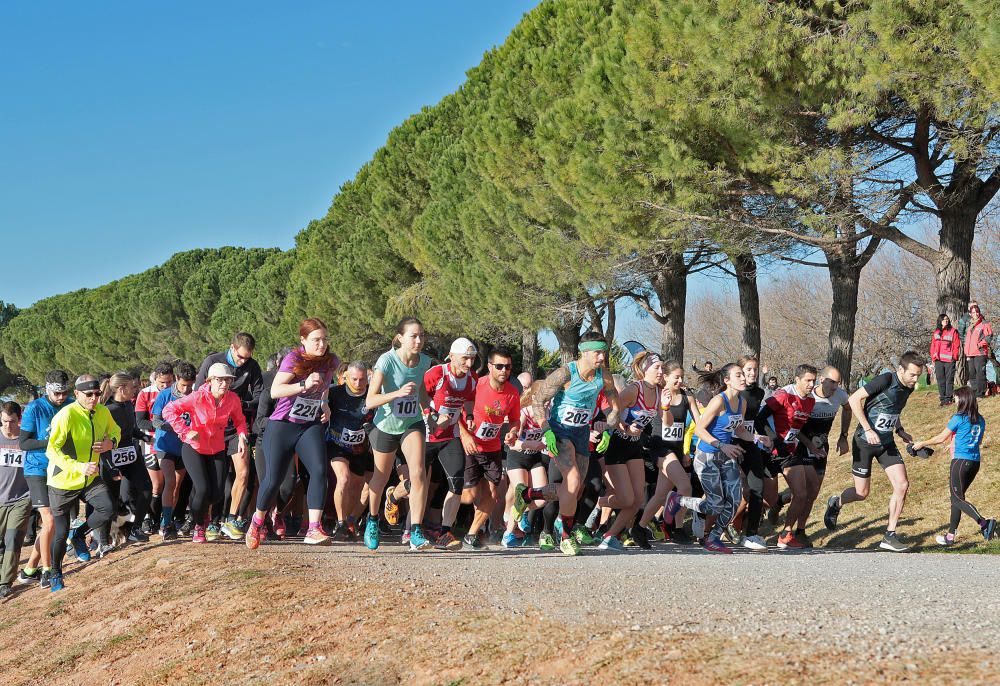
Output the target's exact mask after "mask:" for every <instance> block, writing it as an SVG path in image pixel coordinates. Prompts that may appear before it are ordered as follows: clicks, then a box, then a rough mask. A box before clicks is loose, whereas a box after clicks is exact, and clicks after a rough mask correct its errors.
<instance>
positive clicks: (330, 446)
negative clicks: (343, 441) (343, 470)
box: [326, 441, 375, 476]
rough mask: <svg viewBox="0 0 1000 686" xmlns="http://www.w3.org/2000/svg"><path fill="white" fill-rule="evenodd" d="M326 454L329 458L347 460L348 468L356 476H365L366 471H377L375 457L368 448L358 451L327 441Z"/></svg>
mask: <svg viewBox="0 0 1000 686" xmlns="http://www.w3.org/2000/svg"><path fill="white" fill-rule="evenodd" d="M326 456H327V459H329V460H344V461H345V462H347V468H348V469H349V470H350V471H351V474H353V475H354V476H364V475H365V472H374V471H375V458H374V457H373V456H372V454H371V452H370V451H369V450H368V449H367V448H365V449H364V450H362V451H361V452H359V453H356V452H354V451H353V450H348V449H346V448H344V447H343V446H341V445H338V444H336V443H334V442H333V441H327V444H326Z"/></svg>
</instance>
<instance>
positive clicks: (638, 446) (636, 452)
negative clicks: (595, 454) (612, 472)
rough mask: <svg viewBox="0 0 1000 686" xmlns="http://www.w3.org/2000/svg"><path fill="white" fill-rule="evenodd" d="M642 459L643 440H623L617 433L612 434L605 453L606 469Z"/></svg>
mask: <svg viewBox="0 0 1000 686" xmlns="http://www.w3.org/2000/svg"><path fill="white" fill-rule="evenodd" d="M642 458H643V455H642V441H641V440H638V439H637V440H634V441H630V440H628V439H627V438H622V437H621V436H619V435H618V434H617V433H613V434H611V442H610V443H609V444H608V449H607V451H606V452H605V453H604V465H605V466H606V467H607V466H610V465H615V464H625V463H626V462H629V461H631V460H641V459H642Z"/></svg>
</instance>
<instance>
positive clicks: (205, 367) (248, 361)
mask: <svg viewBox="0 0 1000 686" xmlns="http://www.w3.org/2000/svg"><path fill="white" fill-rule="evenodd" d="M256 346H257V341H256V340H254V337H253V336H251V335H250V334H248V333H246V332H243V331H241V332H239V333H237V334H236V335H234V336H233V342H232V343H231V344H230V346H229V349H228V350H226V351H224V352H218V353H212V354H211V355H209V356H208V357H206V358H205V360H204V361H203V362H202V363H201V368H200V369H199V370H198V376H197V378H196V379H195V388H200V387H201V386H202V384H204V383H206V382H207V377H208V371H209V369H211V367H212V365H214V364H225V365H227V366H228V367H229V368H230V370H231V371H232V373H233V374H234V375H235V376H234V377H233V379H232V385H231V386H230V387H229V392H230V393H234V394H236V396H237V397H238V398H239V400H240V405H241V407H242V409H243V423H244V425H245V426H246V427H248V428H249V427H252V426H253V413H254V410H256V409H257V399H258V397H259V396H260V392H261V390H263V388H264V379H263V375H262V373H261V371H260V365H259V364H258V363H257V360H255V359H254V358H253V354H254V349H255V348H256ZM225 439H226V455H228V456H229V458H230V459H231V460H232V467H233V470H232V471H230V469H229V465H228V464H226V465H225V473H224V485H225V488H224V489H219V492H218V493H216V494H215V495H216V498H217V499H218V500H217V501H216V502H214V503H211V505H212V522H211V524H210V525H209V528H208V529H207V530H206V535H207V536H208V540H214V539H216V538H218V537H219V532H220V530H221V532H222V533H224V534H225V535H226V537H227V538H230V539H232V540H234V541H235V540H239V539H241V538H243V534H244V532H245V531H246V526H247V524H246V521H245V520H246V517H248V515H249V510H250V506H251V502H250V501H251V497H252V496H253V486H252V485H251V483H250V481H249V479H250V456H249V455H248V454H247V452H246V451H244V452H242V453H241V452H240V451H239V449H238V448H239V445H240V443H239V439H238V437H237V434H236V427H235V425H230V426H228V427H226V436H225ZM249 440H250V441H251V442H253V436H250V437H249ZM227 495H229V496H230V501H229V509H228V512H229V515H228V516H227V517H225V521H223V517H224V513H225V499H226V496H227Z"/></svg>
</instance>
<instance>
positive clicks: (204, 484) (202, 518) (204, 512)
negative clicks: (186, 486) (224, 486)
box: [181, 443, 215, 526]
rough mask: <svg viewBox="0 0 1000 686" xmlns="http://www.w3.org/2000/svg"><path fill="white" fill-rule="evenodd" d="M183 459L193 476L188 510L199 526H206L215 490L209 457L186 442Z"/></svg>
mask: <svg viewBox="0 0 1000 686" xmlns="http://www.w3.org/2000/svg"><path fill="white" fill-rule="evenodd" d="M181 459H182V460H183V461H184V468H185V470H187V473H188V476H189V477H190V478H191V496H190V498H189V501H188V512H190V514H191V519H192V520H193V521H194V523H195V524H196V525H197V526H205V523H206V518H207V516H208V508H209V506H210V505H211V503H212V500H211V498H212V496H214V495H215V491H214V489H213V488H212V477H210V476H209V468H208V464H207V457H205V456H202V455H199V454H198V452H197V451H196V450H195V449H194V448H192V447H191V446H189V445H188V444H187V443H184V444H183V445H182V446H181Z"/></svg>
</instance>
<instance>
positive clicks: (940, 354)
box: [931, 326, 962, 362]
mask: <svg viewBox="0 0 1000 686" xmlns="http://www.w3.org/2000/svg"><path fill="white" fill-rule="evenodd" d="M961 349H962V341H961V339H959V337H958V331H957V330H956V329H955V327H954V326H949V327H948V328H947V329H935V330H934V335H933V336H931V360H932V361H933V362H954V361H955V360H957V359H958V352H959V350H961Z"/></svg>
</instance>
